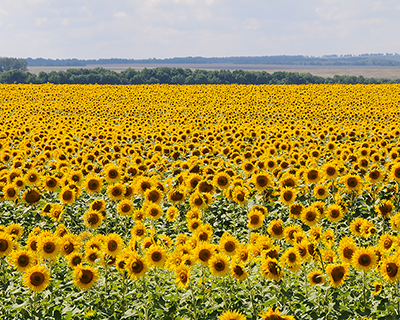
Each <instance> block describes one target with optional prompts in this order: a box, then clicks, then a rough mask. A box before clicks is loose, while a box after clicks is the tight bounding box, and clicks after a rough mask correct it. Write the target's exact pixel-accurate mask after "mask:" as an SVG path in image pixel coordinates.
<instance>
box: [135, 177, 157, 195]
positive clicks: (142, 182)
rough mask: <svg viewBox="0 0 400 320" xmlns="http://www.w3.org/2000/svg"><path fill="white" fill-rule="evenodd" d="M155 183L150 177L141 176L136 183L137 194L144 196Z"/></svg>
mask: <svg viewBox="0 0 400 320" xmlns="http://www.w3.org/2000/svg"><path fill="white" fill-rule="evenodd" d="M152 185H153V183H152V181H151V180H150V178H149V177H144V176H141V177H140V178H139V179H138V181H137V182H136V192H137V193H138V194H141V195H143V194H144V193H145V192H146V190H147V189H150V188H151V187H152Z"/></svg>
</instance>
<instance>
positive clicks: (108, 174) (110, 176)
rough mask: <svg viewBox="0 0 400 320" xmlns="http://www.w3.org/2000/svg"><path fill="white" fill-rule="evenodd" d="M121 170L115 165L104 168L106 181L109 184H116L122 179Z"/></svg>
mask: <svg viewBox="0 0 400 320" xmlns="http://www.w3.org/2000/svg"><path fill="white" fill-rule="evenodd" d="M121 176H122V173H121V170H120V169H119V168H118V167H117V166H116V165H114V164H111V163H110V164H107V165H106V166H105V167H104V180H106V181H107V182H108V183H115V182H117V181H119V180H120V179H121Z"/></svg>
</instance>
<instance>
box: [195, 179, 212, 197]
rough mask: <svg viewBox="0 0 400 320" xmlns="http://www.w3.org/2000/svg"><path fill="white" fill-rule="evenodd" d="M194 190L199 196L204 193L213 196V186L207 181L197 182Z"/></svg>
mask: <svg viewBox="0 0 400 320" xmlns="http://www.w3.org/2000/svg"><path fill="white" fill-rule="evenodd" d="M196 189H197V190H198V192H199V193H201V194H204V193H209V194H214V193H215V188H214V185H213V184H212V183H210V182H209V181H207V180H201V181H199V183H198V184H197V186H196Z"/></svg>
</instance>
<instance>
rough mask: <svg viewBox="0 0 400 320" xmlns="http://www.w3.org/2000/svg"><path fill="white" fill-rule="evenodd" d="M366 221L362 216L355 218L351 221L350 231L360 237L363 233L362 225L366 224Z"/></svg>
mask: <svg viewBox="0 0 400 320" xmlns="http://www.w3.org/2000/svg"><path fill="white" fill-rule="evenodd" d="M364 222H365V219H363V218H360V217H358V218H355V219H354V220H352V221H351V222H350V226H349V227H350V232H351V233H352V234H353V235H355V236H358V237H360V236H361V234H362V228H361V227H362V225H363V224H364Z"/></svg>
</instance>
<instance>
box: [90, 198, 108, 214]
mask: <svg viewBox="0 0 400 320" xmlns="http://www.w3.org/2000/svg"><path fill="white" fill-rule="evenodd" d="M89 209H90V210H95V211H103V210H105V209H106V202H105V201H104V200H102V199H97V200H93V202H92V203H91V204H90V206H89Z"/></svg>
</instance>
